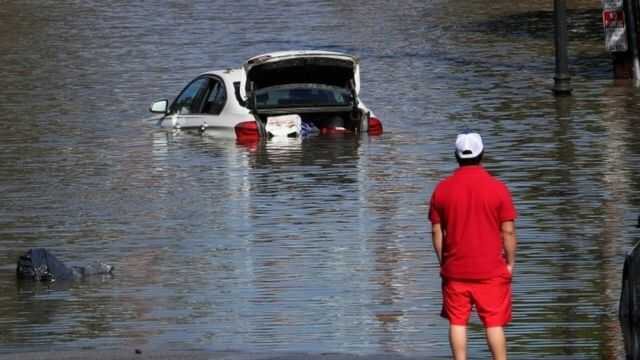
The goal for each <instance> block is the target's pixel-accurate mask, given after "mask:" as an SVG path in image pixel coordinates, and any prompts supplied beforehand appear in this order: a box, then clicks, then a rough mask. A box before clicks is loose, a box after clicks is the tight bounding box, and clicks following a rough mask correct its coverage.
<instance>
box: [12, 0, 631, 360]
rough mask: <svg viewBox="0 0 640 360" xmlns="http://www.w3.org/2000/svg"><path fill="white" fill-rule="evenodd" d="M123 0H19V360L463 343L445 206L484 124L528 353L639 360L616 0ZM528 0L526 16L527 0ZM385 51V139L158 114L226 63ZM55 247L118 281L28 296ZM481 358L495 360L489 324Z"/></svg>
mask: <svg viewBox="0 0 640 360" xmlns="http://www.w3.org/2000/svg"><path fill="white" fill-rule="evenodd" d="M515 3H517V4H514V2H513V1H506V0H495V1H492V2H490V3H488V2H486V1H480V0H465V1H460V0H449V1H445V0H434V1H403V2H399V3H397V4H396V3H393V4H392V3H389V2H386V1H366V2H365V1H359V0H356V1H345V0H334V1H306V0H302V1H297V2H295V3H292V2H287V1H280V0H275V1H270V2H268V3H265V4H263V5H259V6H258V5H255V3H254V2H245V1H237V2H234V3H229V2H223V1H202V0H196V1H190V2H174V1H167V2H132V1H125V0H119V1H114V2H108V3H105V2H100V1H95V0H89V1H82V2H57V1H49V0H43V1H35V0H27V1H14V0H9V1H5V2H3V6H2V7H0V50H1V51H2V53H1V54H0V68H1V69H2V76H0V304H2V305H1V306H0V329H2V331H0V354H2V353H12V352H21V351H32V350H48V349H52V350H74V349H114V348H127V347H131V348H134V347H135V348H153V349H158V348H172V349H173V348H179V349H206V350H213V351H219V350H242V351H254V352H262V351H265V352H269V351H301V352H312V353H320V352H327V351H330V352H343V353H356V354H369V353H386V352H394V353H400V354H406V355H411V356H414V355H425V356H434V357H443V356H448V355H449V344H448V339H447V330H448V329H447V322H446V321H445V320H443V319H441V318H440V317H439V312H440V306H441V298H440V278H439V274H438V271H439V269H438V263H437V258H436V256H435V255H434V253H433V250H432V246H431V237H430V236H431V233H430V226H429V224H428V222H427V206H426V204H425V201H426V199H427V198H428V197H429V196H430V194H431V192H432V190H433V188H434V187H435V185H436V184H437V182H438V181H439V180H440V179H441V178H442V177H444V176H446V175H447V174H449V173H450V172H451V171H453V170H454V169H455V168H456V166H457V165H456V163H455V159H454V157H453V142H454V139H455V135H456V134H457V133H458V132H461V131H463V130H465V129H467V128H470V129H473V130H475V131H477V132H479V133H481V134H482V136H483V139H484V141H485V146H486V167H487V168H488V169H489V170H490V171H491V172H492V173H493V174H495V175H497V176H499V177H500V178H501V179H503V180H504V181H505V182H506V183H507V184H508V185H509V187H510V188H511V191H512V193H513V197H514V201H515V204H516V208H517V209H518V212H519V218H518V220H517V222H516V225H517V229H518V239H519V249H518V258H517V267H516V270H515V279H514V321H513V323H512V325H511V326H510V327H508V328H507V330H506V334H507V337H508V340H509V343H508V347H509V353H510V355H511V356H512V357H513V358H545V359H556V358H557V359H566V358H572V359H592V358H613V359H617V358H622V357H623V344H622V337H621V333H620V328H619V325H618V316H617V308H618V298H619V294H620V281H621V277H622V272H621V271H622V264H623V261H624V254H625V253H626V252H627V251H628V250H629V249H630V248H631V246H632V245H633V244H635V243H636V241H638V240H640V229H637V228H636V227H635V224H636V221H637V217H638V215H639V214H640V197H638V195H637V194H638V190H640V189H639V188H640V181H639V179H640V176H638V170H639V169H640V127H638V126H637V125H636V124H635V122H636V121H637V120H638V114H639V113H640V89H638V88H636V87H634V86H633V84H632V83H631V82H614V81H613V80H612V78H613V75H612V68H611V60H610V58H609V55H608V54H607V52H606V50H605V46H604V35H603V32H602V25H601V17H600V16H601V15H600V12H601V8H600V7H601V2H600V1H577V0H576V1H569V2H568V5H569V16H570V21H569V28H570V34H569V41H570V49H569V56H570V59H569V61H570V62H569V65H570V70H571V73H572V76H573V77H572V79H571V85H572V86H573V89H574V90H573V96H571V97H567V98H555V97H554V96H553V95H552V93H551V90H550V89H551V86H552V85H553V74H554V57H553V56H554V52H553V26H552V9H553V2H552V1H551V0H548V1H539V0H531V1H526V2H515ZM520 3H522V4H520ZM291 49H323V50H330V51H341V52H346V53H351V54H355V55H357V56H359V57H360V59H361V78H362V90H361V98H362V100H363V102H365V103H366V104H367V106H368V107H369V108H371V109H372V110H373V111H374V112H375V114H376V116H377V117H379V118H380V119H381V121H382V123H383V126H384V129H385V133H384V134H383V135H382V136H378V137H373V136H371V137H369V136H367V135H366V134H365V135H363V136H362V137H349V136H347V137H315V138H309V139H305V140H303V141H289V142H284V143H283V142H274V141H272V142H266V143H261V144H258V145H257V146H243V145H239V144H236V143H235V142H234V141H232V140H224V139H217V138H214V137H210V136H206V135H204V136H203V135H198V134H191V133H184V132H177V133H172V132H166V131H163V130H159V129H157V128H155V126H154V123H153V122H150V121H147V120H144V119H145V118H148V117H149V116H150V114H149V113H148V112H147V109H148V106H149V104H150V103H151V102H152V101H154V100H158V99H163V98H171V99H173V97H174V96H175V95H176V94H177V93H178V92H179V91H180V90H181V89H182V87H183V86H184V85H185V84H186V83H187V82H188V81H189V80H191V79H192V78H194V77H195V76H196V75H198V74H199V73H201V72H204V71H207V70H212V69H224V68H229V67H238V66H240V65H241V64H242V62H243V61H244V60H246V59H247V58H249V57H251V56H254V55H257V54H261V53H266V52H272V51H279V50H291ZM32 247H46V248H48V249H50V250H51V251H52V252H53V253H54V254H55V255H56V256H58V257H59V258H61V259H63V260H65V261H68V262H69V263H83V262H86V261H89V260H102V261H105V262H108V263H110V264H112V265H114V266H115V276H114V277H113V278H111V279H103V278H95V279H92V280H89V281H84V282H78V283H75V284H73V285H71V286H64V285H62V284H55V285H53V286H46V285H36V286H28V285H26V284H19V283H17V281H16V279H15V262H16V260H17V258H18V256H19V255H20V254H22V253H23V252H24V251H26V250H27V249H29V248H32ZM469 333H470V338H469V347H470V349H469V350H470V356H471V357H472V358H488V357H489V356H490V355H489V353H488V351H487V349H486V345H485V340H484V332H483V331H482V326H481V324H480V321H479V320H478V318H477V317H476V316H475V315H474V317H473V318H472V325H471V327H470V331H469Z"/></svg>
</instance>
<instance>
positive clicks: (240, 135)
mask: <svg viewBox="0 0 640 360" xmlns="http://www.w3.org/2000/svg"><path fill="white" fill-rule="evenodd" d="M234 129H235V131H236V139H237V140H238V142H251V141H257V140H259V139H260V132H259V131H258V124H257V123H256V122H255V121H253V120H252V121H243V122H241V123H239V124H238V125H236V126H235V128H234Z"/></svg>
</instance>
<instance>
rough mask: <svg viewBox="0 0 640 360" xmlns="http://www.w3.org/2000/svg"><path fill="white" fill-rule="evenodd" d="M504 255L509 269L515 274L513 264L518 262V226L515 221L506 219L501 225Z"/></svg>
mask: <svg viewBox="0 0 640 360" xmlns="http://www.w3.org/2000/svg"><path fill="white" fill-rule="evenodd" d="M500 232H501V235H502V244H503V248H504V257H505V259H506V260H507V269H509V272H510V273H512V274H513V265H514V264H515V262H516V246H517V240H516V227H515V225H514V223H513V221H505V222H503V223H502V224H501V225H500Z"/></svg>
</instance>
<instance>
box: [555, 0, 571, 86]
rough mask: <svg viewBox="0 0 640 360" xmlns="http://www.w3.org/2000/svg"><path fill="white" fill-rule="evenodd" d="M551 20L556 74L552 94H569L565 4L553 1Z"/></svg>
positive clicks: (569, 81) (560, 0)
mask: <svg viewBox="0 0 640 360" xmlns="http://www.w3.org/2000/svg"><path fill="white" fill-rule="evenodd" d="M553 20H554V29H555V48H556V74H555V76H554V77H553V79H554V85H553V93H554V94H555V95H570V94H571V90H572V89H571V75H569V61H568V57H569V55H568V50H567V43H568V40H567V2H566V0H554V1H553Z"/></svg>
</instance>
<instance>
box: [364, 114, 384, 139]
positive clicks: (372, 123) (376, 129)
mask: <svg viewBox="0 0 640 360" xmlns="http://www.w3.org/2000/svg"><path fill="white" fill-rule="evenodd" d="M367 133H368V134H369V135H380V134H382V122H381V121H380V119H378V118H376V117H373V116H371V117H370V118H369V130H367Z"/></svg>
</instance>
